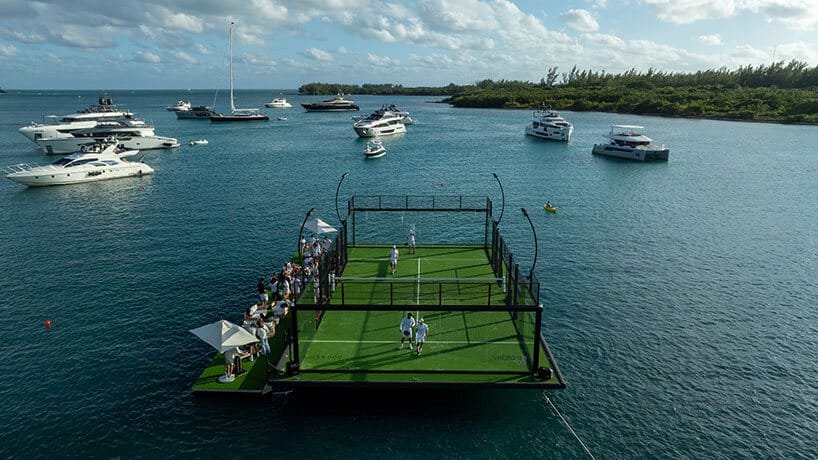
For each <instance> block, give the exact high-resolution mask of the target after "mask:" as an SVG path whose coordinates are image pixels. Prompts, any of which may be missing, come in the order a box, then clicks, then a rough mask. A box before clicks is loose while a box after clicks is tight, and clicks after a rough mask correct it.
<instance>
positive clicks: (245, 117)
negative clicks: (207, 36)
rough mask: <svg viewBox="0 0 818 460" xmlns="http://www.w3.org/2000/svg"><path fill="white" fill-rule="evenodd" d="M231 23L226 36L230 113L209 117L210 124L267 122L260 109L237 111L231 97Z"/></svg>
mask: <svg viewBox="0 0 818 460" xmlns="http://www.w3.org/2000/svg"><path fill="white" fill-rule="evenodd" d="M233 25H234V24H233V22H230V32H229V34H228V39H227V42H228V54H229V60H230V113H228V114H224V113H214V114H212V115H211V116H210V121H211V122H214V123H215V122H226V121H267V120H269V119H270V117H269V116H267V114H266V113H264V112H263V111H262V110H261V109H237V108H236V103H235V99H234V97H233Z"/></svg>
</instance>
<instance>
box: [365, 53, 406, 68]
mask: <svg viewBox="0 0 818 460" xmlns="http://www.w3.org/2000/svg"><path fill="white" fill-rule="evenodd" d="M366 60H367V61H369V63H370V64H372V65H373V66H376V67H393V66H396V65H398V64H399V63H400V61H397V60H394V59H392V58H390V57H388V56H383V57H381V56H378V55H375V54H372V53H368V54H367V55H366Z"/></svg>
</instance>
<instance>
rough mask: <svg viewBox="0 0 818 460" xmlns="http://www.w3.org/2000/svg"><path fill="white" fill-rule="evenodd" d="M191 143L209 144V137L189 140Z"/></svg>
mask: <svg viewBox="0 0 818 460" xmlns="http://www.w3.org/2000/svg"><path fill="white" fill-rule="evenodd" d="M188 144H190V145H207V139H196V140H192V141H190V142H188Z"/></svg>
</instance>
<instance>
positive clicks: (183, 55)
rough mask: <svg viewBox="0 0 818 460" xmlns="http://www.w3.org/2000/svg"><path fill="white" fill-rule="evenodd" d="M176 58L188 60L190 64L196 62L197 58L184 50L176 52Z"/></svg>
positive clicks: (183, 60)
mask: <svg viewBox="0 0 818 460" xmlns="http://www.w3.org/2000/svg"><path fill="white" fill-rule="evenodd" d="M174 55H175V56H176V59H179V60H180V61H182V62H186V63H188V64H196V59H193V58H192V57H191V56H190V55H189V54H187V53H185V52H184V51H177V52H176V53H175V54H174Z"/></svg>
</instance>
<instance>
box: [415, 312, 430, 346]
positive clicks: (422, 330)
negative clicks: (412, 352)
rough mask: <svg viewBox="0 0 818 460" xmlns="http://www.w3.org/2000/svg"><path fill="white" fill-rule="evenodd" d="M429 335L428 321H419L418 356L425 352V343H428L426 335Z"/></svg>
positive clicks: (416, 334)
mask: <svg viewBox="0 0 818 460" xmlns="http://www.w3.org/2000/svg"><path fill="white" fill-rule="evenodd" d="M428 333H429V325H428V324H426V321H423V318H421V319H420V321H418V328H417V332H416V333H415V343H416V344H417V346H418V354H420V352H421V351H423V342H425V341H426V334H428Z"/></svg>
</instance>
